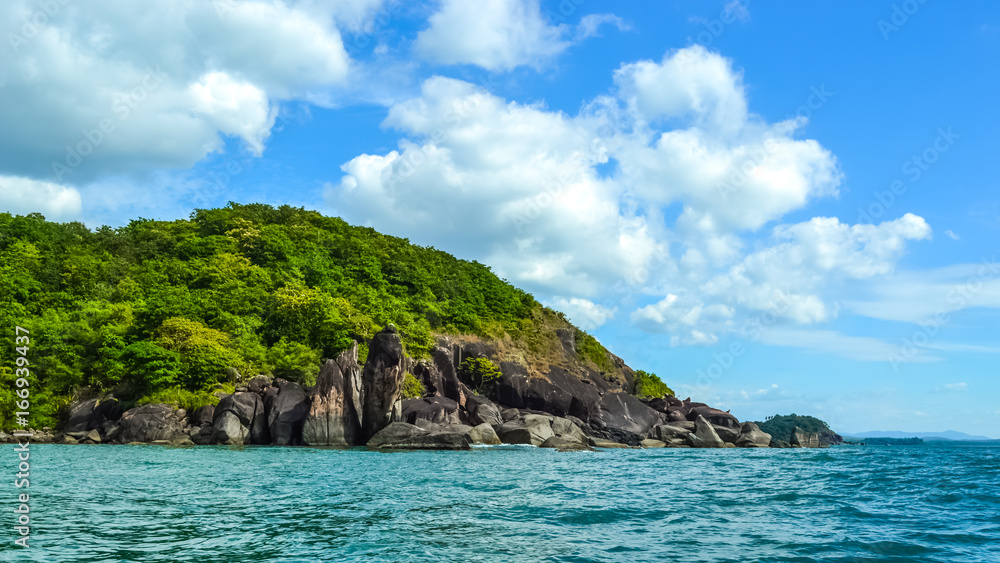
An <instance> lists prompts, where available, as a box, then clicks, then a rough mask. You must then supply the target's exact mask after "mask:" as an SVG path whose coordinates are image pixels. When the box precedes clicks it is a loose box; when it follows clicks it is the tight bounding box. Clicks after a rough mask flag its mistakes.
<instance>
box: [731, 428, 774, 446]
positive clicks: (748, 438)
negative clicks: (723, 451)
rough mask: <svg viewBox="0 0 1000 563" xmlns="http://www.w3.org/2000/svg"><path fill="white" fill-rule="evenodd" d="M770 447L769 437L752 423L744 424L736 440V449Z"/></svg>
mask: <svg viewBox="0 0 1000 563" xmlns="http://www.w3.org/2000/svg"><path fill="white" fill-rule="evenodd" d="M770 445H771V435H770V434H768V433H767V432H764V431H762V430H761V429H760V428H759V427H758V426H757V425H756V424H754V423H753V422H744V423H743V426H742V428H741V429H740V436H739V438H737V439H736V447H738V448H766V447H768V446H770Z"/></svg>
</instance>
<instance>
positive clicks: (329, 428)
mask: <svg viewBox="0 0 1000 563" xmlns="http://www.w3.org/2000/svg"><path fill="white" fill-rule="evenodd" d="M360 405H361V366H359V365H358V345H357V344H356V343H355V344H353V345H352V346H351V347H350V348H348V349H347V350H345V351H343V352H341V353H340V355H338V356H337V358H336V359H335V360H327V361H326V363H325V364H323V368H322V369H321V370H320V373H319V376H318V377H317V378H316V391H315V395H313V397H312V399H311V402H310V406H309V411H308V413H307V414H306V418H305V422H304V423H303V427H302V441H303V442H304V443H305V444H309V445H312V446H353V445H357V444H359V443H360V440H361V411H360Z"/></svg>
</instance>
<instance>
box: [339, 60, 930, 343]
mask: <svg viewBox="0 0 1000 563" xmlns="http://www.w3.org/2000/svg"><path fill="white" fill-rule="evenodd" d="M614 79H615V84H616V87H615V90H614V91H613V92H611V93H609V94H608V95H605V96H599V97H598V98H595V99H594V100H592V101H591V102H589V103H587V104H585V106H584V108H583V109H582V110H581V111H580V112H578V113H577V114H576V115H567V114H564V113H561V112H554V111H550V110H548V109H547V108H545V107H544V106H543V105H538V104H535V105H525V104H519V103H516V102H509V101H507V100H504V99H502V98H499V97H497V96H495V95H493V94H491V93H489V92H486V91H484V90H482V89H480V88H477V87H475V86H473V85H471V84H468V83H466V82H462V81H459V80H454V79H448V78H442V77H435V78H431V79H429V80H427V81H426V82H425V83H424V84H423V87H422V90H421V93H420V95H419V96H417V97H415V98H413V99H410V100H407V101H404V102H400V103H397V104H394V105H393V106H392V108H391V109H390V111H389V115H388V117H387V119H386V120H385V123H384V125H385V126H386V127H388V128H392V129H394V130H397V131H399V132H400V134H401V138H400V141H399V145H398V148H397V149H396V150H392V151H388V152H384V153H381V154H362V155H359V156H357V157H356V158H354V159H352V160H351V161H349V162H347V163H345V164H344V165H343V167H342V169H343V171H344V175H343V177H342V178H341V179H340V181H339V182H338V183H331V184H330V185H329V186H328V189H327V195H328V202H329V205H330V207H331V208H332V209H333V211H335V212H337V213H339V214H341V215H343V216H344V217H345V218H347V219H348V220H351V221H355V222H360V223H363V224H368V225H371V226H374V227H376V228H378V229H380V230H384V231H388V232H392V233H396V234H400V235H405V236H409V237H410V238H413V239H415V240H417V241H418V242H420V243H422V244H433V245H435V246H439V247H441V248H445V249H447V250H449V251H453V252H457V253H458V254H459V255H462V256H465V257H469V258H476V259H483V260H484V261H485V262H487V263H488V264H490V265H491V266H493V267H494V268H495V269H496V270H497V271H498V273H500V274H501V275H503V276H504V277H506V278H507V279H509V280H511V281H512V282H513V283H515V284H518V285H520V286H522V287H526V288H527V289H529V290H531V291H536V292H538V293H540V294H541V295H542V296H543V298H546V299H547V302H548V303H550V304H552V305H553V306H557V307H560V308H562V309H563V310H564V311H566V312H568V313H569V312H571V311H572V312H573V314H574V315H581V314H582V315H583V316H587V315H588V313H587V311H588V310H589V311H590V313H589V314H590V315H591V317H592V318H593V319H596V320H597V321H601V322H603V321H604V320H606V317H607V315H606V314H605V313H604V312H607V311H616V310H620V309H621V308H625V307H630V308H631V307H635V308H634V310H633V312H632V313H631V315H630V318H631V320H632V322H633V323H634V324H636V325H637V326H639V327H640V328H642V329H643V330H646V331H650V332H655V333H662V334H666V335H668V336H669V339H670V341H671V343H673V344H675V345H682V344H683V345H696V344H711V343H714V342H716V341H717V340H718V338H719V336H720V335H721V334H723V333H725V332H727V331H734V330H737V328H738V327H739V326H740V323H741V321H742V320H744V319H746V318H747V317H749V316H751V315H754V314H757V313H759V312H761V311H777V316H778V317H780V318H781V319H783V320H784V321H787V322H789V323H792V324H804V325H809V324H814V323H819V322H824V321H827V320H829V319H831V318H833V317H834V316H835V315H836V311H837V307H838V305H837V303H836V302H835V301H831V300H829V299H828V298H827V296H826V294H825V293H826V288H827V287H828V286H829V285H830V284H831V283H836V282H837V280H858V279H871V278H875V277H878V276H885V275H888V274H890V273H891V272H892V271H893V269H894V266H895V264H896V262H897V261H898V260H899V258H900V257H901V256H902V255H903V253H904V252H905V249H906V246H907V243H909V242H911V241H916V240H923V239H926V238H928V237H929V236H930V227H929V226H928V225H927V223H926V222H925V221H924V220H923V219H922V218H920V217H917V216H915V215H910V214H907V215H905V216H903V217H900V218H898V219H895V220H891V221H886V222H884V223H881V224H879V225H851V224H846V223H841V222H840V221H839V220H838V219H836V218H830V217H817V218H814V219H812V220H808V221H802V222H799V223H792V224H781V223H777V221H779V220H780V219H781V218H782V217H783V216H785V215H786V214H788V213H789V212H791V211H796V210H799V209H802V208H804V207H805V206H806V205H808V204H809V203H810V202H811V201H813V200H815V199H818V198H822V197H830V196H834V195H836V194H837V189H838V186H839V184H840V181H841V174H840V171H839V167H838V165H837V161H836V159H835V157H834V156H833V155H832V154H831V153H830V152H829V151H828V150H827V149H825V148H824V147H822V146H821V145H820V144H819V143H818V142H817V141H815V140H810V139H800V138H797V134H798V132H799V131H800V130H801V128H802V126H803V125H805V121H804V120H802V119H795V120H791V121H785V122H778V123H768V122H767V121H765V120H764V119H763V118H761V117H760V116H757V115H755V114H753V113H752V112H750V111H749V108H748V105H747V100H746V92H745V87H744V85H743V77H742V73H741V72H740V71H738V70H736V69H734V67H733V64H732V62H731V61H729V60H728V59H725V58H724V57H722V56H720V55H719V54H717V53H713V52H710V51H708V50H706V49H704V48H703V47H700V46H694V47H689V48H686V49H681V50H678V51H671V52H668V53H667V54H666V55H665V56H664V58H663V59H662V60H661V61H659V62H653V61H640V62H636V63H627V64H624V65H622V67H621V68H620V69H619V70H618V71H617V72H616V73H615V76H614ZM677 209H679V212H678V211H676V210H677ZM769 224H771V225H773V226H772V227H770V228H767V229H762V228H764V227H766V226H767V225H769ZM650 297H652V298H653V300H652V302H650ZM633 303H641V304H642V305H641V306H638V307H636V306H635V305H633ZM591 305H593V307H591ZM595 307H599V308H600V309H595ZM594 311H597V313H596V314H595V313H594ZM602 311H603V312H602ZM598 324H599V323H597V322H595V325H598ZM815 340H816V339H815V338H814V339H813V341H815ZM841 350H843V348H841Z"/></svg>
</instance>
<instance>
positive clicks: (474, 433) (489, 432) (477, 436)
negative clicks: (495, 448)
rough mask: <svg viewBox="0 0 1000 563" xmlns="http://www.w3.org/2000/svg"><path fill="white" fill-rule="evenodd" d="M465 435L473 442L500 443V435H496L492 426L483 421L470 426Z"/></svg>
mask: <svg viewBox="0 0 1000 563" xmlns="http://www.w3.org/2000/svg"><path fill="white" fill-rule="evenodd" d="M466 435H467V436H468V437H469V441H470V442H472V443H473V444H486V445H497V444H500V443H501V442H500V437H499V436H497V433H496V431H494V430H493V427H492V426H490V425H489V424H487V423H485V422H484V423H482V424H480V425H478V426H474V427H473V428H471V429H470V430H469V431H468V432H466Z"/></svg>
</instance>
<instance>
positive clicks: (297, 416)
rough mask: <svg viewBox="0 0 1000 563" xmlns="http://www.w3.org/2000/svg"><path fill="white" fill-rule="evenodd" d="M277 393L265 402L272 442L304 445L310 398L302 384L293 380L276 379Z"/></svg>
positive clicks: (276, 444) (282, 444) (277, 444)
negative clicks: (303, 438) (303, 430)
mask: <svg viewBox="0 0 1000 563" xmlns="http://www.w3.org/2000/svg"><path fill="white" fill-rule="evenodd" d="M275 387H276V388H277V389H278V392H277V394H275V395H273V398H272V399H271V400H270V401H265V402H264V410H266V411H267V426H268V430H269V431H270V433H271V443H272V444H274V445H275V446H300V445H302V428H303V427H304V426H305V422H306V415H308V414H309V406H310V402H309V398H308V397H306V392H305V390H304V389H302V386H301V385H299V384H298V383H294V382H292V381H285V380H284V379H276V380H275Z"/></svg>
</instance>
